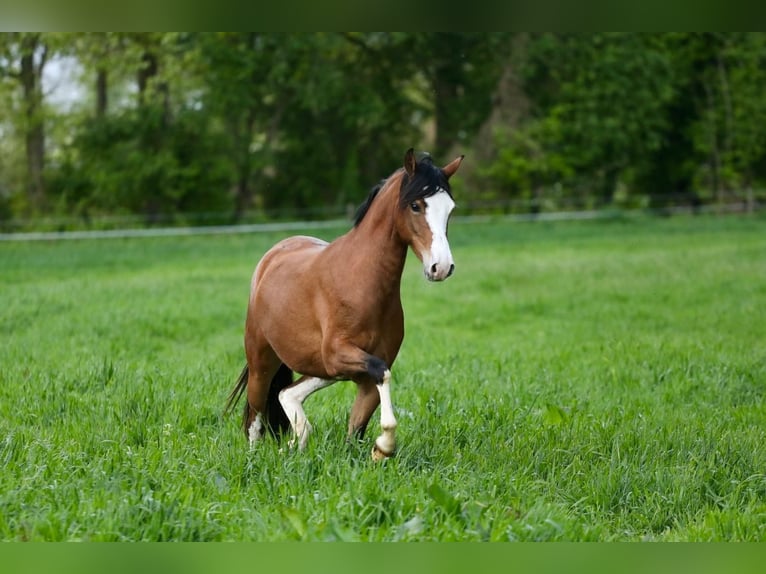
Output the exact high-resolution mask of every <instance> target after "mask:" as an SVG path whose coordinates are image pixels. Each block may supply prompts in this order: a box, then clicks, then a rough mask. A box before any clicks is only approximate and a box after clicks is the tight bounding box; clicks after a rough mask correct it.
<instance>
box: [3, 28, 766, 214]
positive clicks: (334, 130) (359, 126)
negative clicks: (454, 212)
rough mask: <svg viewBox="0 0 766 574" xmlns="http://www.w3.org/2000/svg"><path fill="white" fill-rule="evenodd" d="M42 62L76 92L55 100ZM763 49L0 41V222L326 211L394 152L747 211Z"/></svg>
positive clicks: (472, 37) (763, 107)
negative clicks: (738, 204) (76, 97)
mask: <svg viewBox="0 0 766 574" xmlns="http://www.w3.org/2000/svg"><path fill="white" fill-rule="evenodd" d="M25 54H26V57H25ZM63 58H67V59H68V61H69V62H74V63H75V64H76V65H74V66H73V67H72V69H74V70H75V74H74V77H68V78H64V79H59V80H58V83H59V84H60V85H64V86H68V87H71V86H72V85H76V86H77V87H79V88H80V90H81V91H82V93H83V94H84V95H83V97H82V98H81V100H80V101H78V102H76V103H75V105H72V106H68V107H56V106H54V105H52V104H51V102H49V101H47V98H48V94H50V93H51V88H52V87H51V86H47V85H43V84H45V83H47V82H49V81H50V80H49V79H48V78H47V77H46V75H45V71H46V70H51V66H53V65H54V64H55V63H59V64H60V63H61V62H62V61H63V60H62V59H63ZM765 59H766V35H765V34H763V33H704V34H703V33H651V34H649V33H591V34H582V33H577V34H570V33H567V34H552V33H546V34H522V33H383V32H378V33H370V32H348V33H304V34H285V33H256V32H250V33H246V32H227V33H196V32H195V33H160V32H152V33H128V32H111V33H56V34H54V33H39V32H38V33H6V34H0V100H1V101H2V102H3V106H1V107H0V217H2V218H3V219H10V218H13V217H14V216H24V215H29V214H37V215H49V214H68V215H79V214H84V213H89V214H96V213H98V214H140V215H143V216H144V217H145V218H146V219H147V221H154V220H156V219H157V218H158V217H160V216H162V217H163V218H165V217H170V218H171V219H172V216H173V215H174V214H178V213H181V212H192V213H194V212H197V213H205V212H209V211H216V212H222V213H224V214H225V216H224V217H227V218H228V217H234V218H244V217H257V218H263V217H275V216H279V215H281V216H284V217H296V216H301V217H310V216H313V217H319V216H323V215H324V214H326V213H328V212H332V214H333V215H337V214H339V213H342V212H345V211H346V210H347V208H348V203H349V202H350V201H352V199H353V198H354V197H357V196H358V194H359V192H360V191H361V190H364V189H368V188H369V187H371V186H372V185H374V184H375V183H376V182H377V181H378V180H379V179H380V178H382V177H385V176H387V175H388V174H389V173H391V171H392V170H393V169H395V168H396V167H397V166H398V163H399V161H398V158H400V157H401V155H402V153H403V150H406V149H407V148H409V147H411V146H414V147H417V148H419V149H425V150H430V151H431V152H432V154H433V155H434V156H435V157H436V158H437V159H438V160H439V161H448V160H449V159H451V157H453V156H452V154H453V153H465V154H466V155H467V156H468V158H469V162H467V164H466V167H465V168H464V170H461V175H460V178H458V179H460V180H461V181H464V182H465V183H466V188H467V192H468V193H469V196H468V197H469V202H467V203H474V202H476V203H478V202H488V201H489V202H493V201H498V202H500V203H503V206H504V208H505V209H514V210H515V209H520V208H524V209H528V208H529V206H530V203H531V208H532V209H533V210H545V209H559V208H565V207H569V206H575V207H587V208H590V207H599V206H605V205H607V206H608V205H612V204H614V203H620V204H627V205H633V206H639V205H649V204H654V205H664V204H672V203H674V202H678V201H683V202H686V203H691V204H693V205H698V204H700V203H703V202H718V203H724V202H732V201H744V202H746V203H747V205H748V206H749V207H751V208H752V207H753V206H754V205H755V203H756V201H758V200H759V199H761V198H762V197H763V192H762V190H763V189H764V188H766V136H764V135H763V134H765V133H766V130H764V129H763V128H764V122H766V104H765V103H764V101H766V100H764V98H762V97H761V94H763V93H764V90H766V74H765V73H764V69H766V66H764V60H765ZM53 67H54V69H55V66H53ZM24 70H26V73H22V72H23V71H24ZM62 126H65V129H64V128H62ZM463 177H465V180H462V179H461V178H463ZM458 185H460V183H458ZM514 201H517V202H518V205H514V204H513V203H512V202H514ZM219 218H220V213H219Z"/></svg>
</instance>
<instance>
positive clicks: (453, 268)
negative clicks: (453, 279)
mask: <svg viewBox="0 0 766 574" xmlns="http://www.w3.org/2000/svg"><path fill="white" fill-rule="evenodd" d="M454 272H455V264H454V263H452V264H451V265H450V266H449V273H447V277H449V276H450V275H452V274H453V273H454Z"/></svg>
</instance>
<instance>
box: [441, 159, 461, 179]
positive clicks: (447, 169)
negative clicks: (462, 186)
mask: <svg viewBox="0 0 766 574" xmlns="http://www.w3.org/2000/svg"><path fill="white" fill-rule="evenodd" d="M464 157H465V156H464V155H459V156H457V157H456V158H455V159H453V160H452V161H451V162H449V163H448V164H447V165H445V166H444V167H443V168H442V172H443V173H444V175H446V176H447V179H449V178H451V177H452V174H454V173H455V172H456V171H457V168H459V167H460V162H462V161H463V158H464Z"/></svg>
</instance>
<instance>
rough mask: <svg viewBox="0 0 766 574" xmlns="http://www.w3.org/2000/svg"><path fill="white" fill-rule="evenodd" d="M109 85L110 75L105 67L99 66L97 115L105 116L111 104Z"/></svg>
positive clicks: (97, 73) (97, 76)
mask: <svg viewBox="0 0 766 574" xmlns="http://www.w3.org/2000/svg"><path fill="white" fill-rule="evenodd" d="M108 86H109V76H108V73H107V71H106V69H104V68H99V69H98V71H97V72H96V117H97V118H103V117H104V116H105V115H106V110H107V107H108V104H109V100H108V93H107V89H108Z"/></svg>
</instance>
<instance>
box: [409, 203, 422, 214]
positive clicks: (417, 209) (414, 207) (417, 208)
mask: <svg viewBox="0 0 766 574" xmlns="http://www.w3.org/2000/svg"><path fill="white" fill-rule="evenodd" d="M410 209H412V211H414V212H415V213H420V204H419V203H418V202H417V201H413V202H412V203H410Z"/></svg>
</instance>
